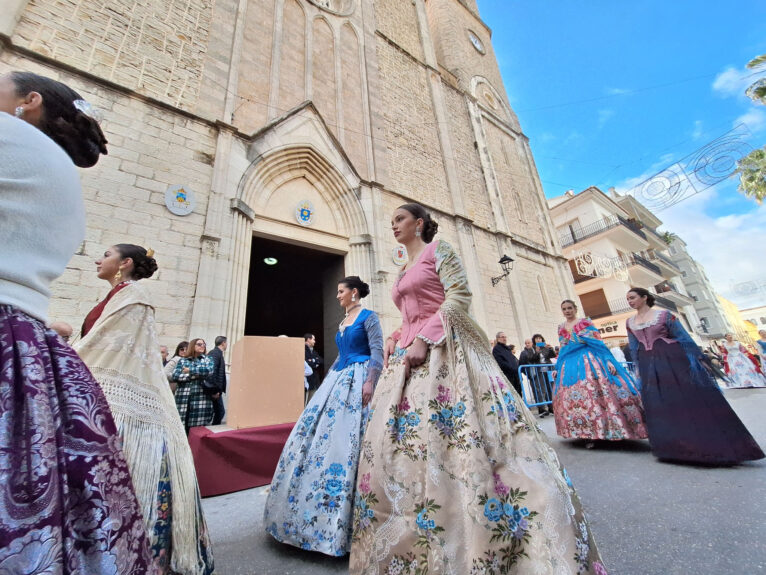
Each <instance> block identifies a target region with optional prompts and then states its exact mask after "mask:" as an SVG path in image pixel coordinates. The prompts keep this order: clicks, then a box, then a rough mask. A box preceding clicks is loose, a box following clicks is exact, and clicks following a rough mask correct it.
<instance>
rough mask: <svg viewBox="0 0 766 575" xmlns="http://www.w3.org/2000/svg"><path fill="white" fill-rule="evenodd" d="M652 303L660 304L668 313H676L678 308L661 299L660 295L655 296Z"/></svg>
mask: <svg viewBox="0 0 766 575" xmlns="http://www.w3.org/2000/svg"><path fill="white" fill-rule="evenodd" d="M654 301H655V302H657V303H658V304H660V305H661V306H662V307H664V308H665V309H669V310H670V311H674V312H676V313H678V306H677V305H676V304H675V303H673V302H672V301H670V300H669V299H668V298H665V297H662V296H660V295H655V296H654Z"/></svg>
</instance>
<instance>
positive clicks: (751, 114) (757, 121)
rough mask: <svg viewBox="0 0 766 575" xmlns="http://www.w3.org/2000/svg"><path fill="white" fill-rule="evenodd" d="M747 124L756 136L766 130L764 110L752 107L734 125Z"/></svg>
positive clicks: (765, 112) (765, 113)
mask: <svg viewBox="0 0 766 575" xmlns="http://www.w3.org/2000/svg"><path fill="white" fill-rule="evenodd" d="M738 124H745V125H746V126H747V128H748V129H749V130H750V131H751V132H753V133H754V134H755V133H757V132H762V131H763V130H766V111H764V109H762V108H756V107H752V108H750V109H749V110H748V111H747V112H745V113H744V114H742V115H741V116H740V117H738V118H737V119H736V120H734V125H735V126H736V125H738Z"/></svg>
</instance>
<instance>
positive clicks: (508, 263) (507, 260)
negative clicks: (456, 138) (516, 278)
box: [492, 254, 513, 287]
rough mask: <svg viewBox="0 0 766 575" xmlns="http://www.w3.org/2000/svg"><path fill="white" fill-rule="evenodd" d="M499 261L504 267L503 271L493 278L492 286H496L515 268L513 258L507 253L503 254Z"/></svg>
mask: <svg viewBox="0 0 766 575" xmlns="http://www.w3.org/2000/svg"><path fill="white" fill-rule="evenodd" d="M497 263H499V264H500V267H502V268H503V273H502V274H500V275H499V276H496V277H493V278H492V287H495V286H496V285H497V284H499V283H500V280H502V279H503V278H504V277H506V276H507V275H508V274H509V273H511V270H512V269H513V258H512V257H509V256H506V255H505V254H503V257H501V258H500V261H499V262H497Z"/></svg>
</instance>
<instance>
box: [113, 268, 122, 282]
mask: <svg viewBox="0 0 766 575" xmlns="http://www.w3.org/2000/svg"><path fill="white" fill-rule="evenodd" d="M114 279H116V280H121V279H122V270H117V273H116V274H114Z"/></svg>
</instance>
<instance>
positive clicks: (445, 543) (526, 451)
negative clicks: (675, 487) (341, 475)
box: [350, 204, 606, 575]
mask: <svg viewBox="0 0 766 575" xmlns="http://www.w3.org/2000/svg"><path fill="white" fill-rule="evenodd" d="M391 224H392V228H393V232H394V237H395V238H396V240H397V241H399V242H401V243H402V244H404V245H405V246H406V248H407V252H408V255H409V261H408V262H407V264H406V265H405V266H404V268H403V269H402V271H401V273H400V274H399V277H398V278H397V279H396V280H395V282H394V286H393V289H392V296H393V299H394V302H395V303H396V305H397V307H398V308H399V311H400V312H401V314H402V323H401V327H400V328H399V329H397V330H396V331H395V332H394V333H393V334H392V336H391V337H390V338H389V339H388V340H387V342H386V345H385V350H384V357H385V364H386V367H385V368H384V370H383V373H382V374H381V378H380V380H379V383H378V388H377V390H376V392H375V395H374V396H373V399H372V402H371V412H372V415H371V419H370V422H369V426H368V428H367V431H366V433H365V436H364V439H363V441H362V457H361V458H360V462H359V472H358V476H357V477H358V483H357V492H356V500H355V505H354V528H353V537H352V547H351V564H350V571H351V573H353V574H359V573H376V574H377V573H393V572H396V573H401V574H414V573H472V572H481V573H498V572H502V573H509V574H520V573H539V574H553V573H563V572H568V573H579V574H598V575H602V574H604V573H606V570H605V569H604V566H603V565H602V563H601V561H600V559H599V556H598V552H597V550H596V547H595V544H594V543H593V540H592V538H591V536H590V531H589V529H588V524H587V522H586V521H585V519H584V517H583V515H582V511H581V509H580V506H579V503H578V501H577V496H576V494H575V492H574V489H573V488H572V486H571V483H569V480H568V478H567V477H566V473H565V472H564V471H563V470H562V469H561V467H560V465H559V462H558V459H557V457H556V455H555V453H554V452H553V450H552V449H551V448H550V446H549V445H548V444H547V443H546V441H545V439H544V437H543V436H542V435H541V434H540V432H539V431H538V430H537V428H536V427H535V424H534V418H533V416H532V415H531V414H530V412H529V411H528V410H527V409H526V407H524V403H523V402H522V401H521V399H520V398H519V396H518V395H517V393H516V392H515V391H514V390H513V388H512V387H511V385H510V383H509V382H508V380H506V379H505V377H504V376H503V373H502V372H501V371H500V368H499V366H498V365H497V363H496V362H495V360H494V358H493V357H492V353H491V351H490V349H489V347H488V346H487V341H488V340H487V337H486V335H484V333H483V332H482V331H481V329H480V328H479V327H478V326H477V325H476V324H475V322H474V321H473V319H472V318H471V317H470V315H468V308H469V305H470V302H471V291H470V289H469V288H468V282H467V280H466V274H465V270H464V268H463V265H462V263H461V261H460V258H459V257H458V255H457V254H456V253H455V251H454V250H453V249H452V247H451V246H450V245H449V244H447V243H446V242H443V241H432V240H433V237H434V234H435V233H436V230H437V225H436V222H434V221H433V220H432V219H431V217H430V215H429V214H428V213H427V212H426V210H425V209H424V208H423V207H422V206H420V205H418V204H406V205H404V206H401V207H400V208H398V209H397V210H396V211H395V212H394V215H393V220H392V222H391Z"/></svg>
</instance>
